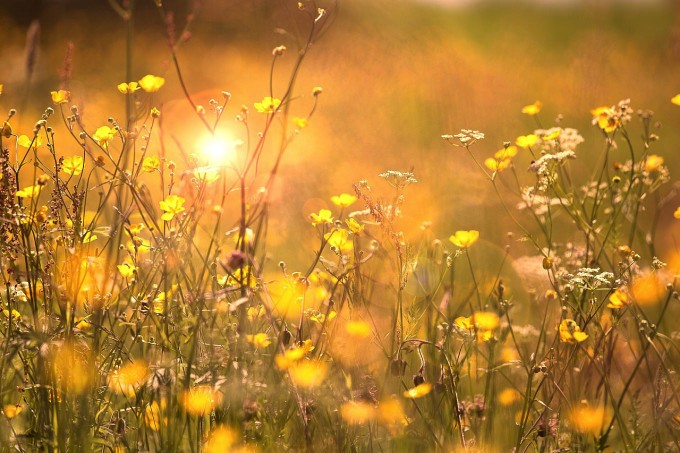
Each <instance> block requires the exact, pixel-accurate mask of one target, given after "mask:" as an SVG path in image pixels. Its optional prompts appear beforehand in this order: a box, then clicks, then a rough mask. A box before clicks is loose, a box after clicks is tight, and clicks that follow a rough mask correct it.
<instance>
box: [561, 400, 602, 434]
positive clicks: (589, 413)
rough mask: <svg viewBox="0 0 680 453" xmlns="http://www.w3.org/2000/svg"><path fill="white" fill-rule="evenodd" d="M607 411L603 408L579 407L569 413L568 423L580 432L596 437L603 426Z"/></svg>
mask: <svg viewBox="0 0 680 453" xmlns="http://www.w3.org/2000/svg"><path fill="white" fill-rule="evenodd" d="M606 417H607V411H606V410H605V409H604V408H603V407H597V408H592V407H588V406H585V405H584V406H580V407H576V408H574V409H573V410H572V411H571V412H570V413H569V421H570V422H571V423H572V424H573V425H574V427H575V428H576V429H577V430H578V431H580V432H582V433H589V434H594V435H597V434H599V433H600V431H601V430H602V427H603V426H604V425H605V418H606Z"/></svg>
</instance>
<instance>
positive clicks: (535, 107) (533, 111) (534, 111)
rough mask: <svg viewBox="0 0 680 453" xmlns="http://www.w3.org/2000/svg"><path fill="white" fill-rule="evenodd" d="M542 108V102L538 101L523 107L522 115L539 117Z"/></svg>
mask: <svg viewBox="0 0 680 453" xmlns="http://www.w3.org/2000/svg"><path fill="white" fill-rule="evenodd" d="M541 107H543V103H542V102H541V101H536V102H534V103H533V104H529V105H525V106H524V107H522V113H524V114H525V115H531V116H534V115H538V112H540V111H541Z"/></svg>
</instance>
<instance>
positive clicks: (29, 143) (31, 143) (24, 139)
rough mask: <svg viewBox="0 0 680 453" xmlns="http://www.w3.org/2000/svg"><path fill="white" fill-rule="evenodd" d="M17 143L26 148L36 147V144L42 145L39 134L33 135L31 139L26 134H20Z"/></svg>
mask: <svg viewBox="0 0 680 453" xmlns="http://www.w3.org/2000/svg"><path fill="white" fill-rule="evenodd" d="M17 145H19V146H21V147H22V148H26V149H29V148H30V149H36V148H37V147H38V146H40V145H42V139H41V138H40V136H39V135H35V136H33V138H32V139H31V138H30V137H28V135H20V136H19V138H18V139H17Z"/></svg>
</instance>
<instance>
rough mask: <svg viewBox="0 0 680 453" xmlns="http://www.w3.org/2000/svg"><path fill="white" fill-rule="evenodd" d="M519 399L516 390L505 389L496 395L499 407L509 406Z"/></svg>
mask: <svg viewBox="0 0 680 453" xmlns="http://www.w3.org/2000/svg"><path fill="white" fill-rule="evenodd" d="M519 399H520V394H519V392H518V391H517V390H515V389H513V388H510V387H507V388H505V389H503V390H501V392H500V393H499V394H498V402H499V403H501V406H510V405H511V404H512V403H514V402H515V401H518V400H519Z"/></svg>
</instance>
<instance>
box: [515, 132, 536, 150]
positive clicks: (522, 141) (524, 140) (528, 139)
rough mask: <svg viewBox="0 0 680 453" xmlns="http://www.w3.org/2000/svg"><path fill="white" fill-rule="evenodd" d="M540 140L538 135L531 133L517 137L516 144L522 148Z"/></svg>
mask: <svg viewBox="0 0 680 453" xmlns="http://www.w3.org/2000/svg"><path fill="white" fill-rule="evenodd" d="M537 142H538V135H534V134H529V135H520V136H519V137H517V140H515V144H516V145H517V146H519V147H520V148H531V147H532V146H534V145H535V144H536V143H537Z"/></svg>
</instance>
